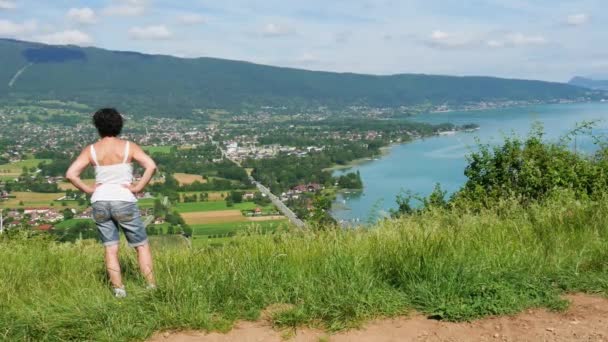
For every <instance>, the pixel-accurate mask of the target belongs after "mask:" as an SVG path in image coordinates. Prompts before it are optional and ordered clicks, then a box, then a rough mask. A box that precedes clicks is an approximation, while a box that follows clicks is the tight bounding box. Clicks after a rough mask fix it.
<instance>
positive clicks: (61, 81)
mask: <svg viewBox="0 0 608 342" xmlns="http://www.w3.org/2000/svg"><path fill="white" fill-rule="evenodd" d="M28 64H31V65H30V66H29V67H28V68H27V70H25V71H22V73H21V74H20V75H17V73H18V72H19V71H20V70H21V69H23V68H24V67H26V66H27V65H28ZM0 65H3V66H4V67H3V68H0V101H4V102H7V101H9V102H10V101H19V100H21V101H23V100H26V101H28V100H55V99H57V100H65V101H75V102H79V103H83V104H87V105H89V106H92V107H98V106H104V105H115V106H119V107H121V108H124V109H126V110H129V111H131V112H135V113H140V114H150V115H160V114H164V115H168V116H176V115H190V114H191V113H192V112H193V111H196V110H197V109H209V108H218V109H227V110H234V111H241V110H249V109H254V108H260V107H261V106H284V107H288V108H306V107H314V106H328V107H337V108H339V107H343V106H353V105H360V106H370V107H395V108H396V107H401V106H415V105H420V104H428V103H434V104H444V103H447V104H459V103H471V102H481V101H509V100H514V101H534V100H538V101H555V100H559V99H567V100H575V99H580V98H581V97H586V96H590V94H591V95H592V93H591V92H590V91H589V90H588V89H583V88H580V87H576V86H573V85H568V84H563V83H555V82H544V81H534V80H518V79H503V78H497V77H489V76H444V75H427V74H394V75H369V74H358V73H350V72H347V73H337V72H328V71H313V70H303V69H296V68H288V67H276V66H268V65H263V64H256V63H252V62H247V61H236V60H226V59H220V58H213V57H198V58H179V57H174V56H166V55H150V54H144V53H140V52H132V51H112V50H105V49H101V48H96V47H84V48H83V47H77V46H71V45H66V46H56V45H45V44H41V43H30V42H24V41H18V40H12V39H0ZM15 75H17V76H18V77H17V78H18V79H17V80H16V81H13V82H12V84H11V86H9V83H11V82H10V81H11V80H12V79H13V78H14V77H15Z"/></svg>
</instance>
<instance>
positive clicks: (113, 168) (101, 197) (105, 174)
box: [91, 141, 137, 203]
mask: <svg viewBox="0 0 608 342" xmlns="http://www.w3.org/2000/svg"><path fill="white" fill-rule="evenodd" d="M91 157H93V161H94V162H95V184H97V188H96V189H95V192H94V193H93V196H91V203H95V202H98V201H123V202H137V198H136V197H135V195H133V193H132V192H131V191H130V190H129V189H127V188H126V187H125V185H127V186H128V185H131V183H132V182H133V165H132V164H130V163H127V161H128V159H129V142H128V141H127V143H126V145H125V157H124V159H123V161H122V163H121V164H114V165H103V166H102V165H99V162H98V161H97V153H96V152H95V147H94V146H93V145H91Z"/></svg>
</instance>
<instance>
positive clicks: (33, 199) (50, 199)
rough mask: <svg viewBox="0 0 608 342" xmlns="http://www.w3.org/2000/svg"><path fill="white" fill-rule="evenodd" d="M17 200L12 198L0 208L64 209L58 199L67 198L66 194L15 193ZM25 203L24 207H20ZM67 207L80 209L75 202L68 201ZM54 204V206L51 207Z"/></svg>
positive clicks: (1, 203)
mask: <svg viewBox="0 0 608 342" xmlns="http://www.w3.org/2000/svg"><path fill="white" fill-rule="evenodd" d="M11 195H12V196H15V198H10V199H8V200H7V201H3V202H0V208H17V207H51V206H55V207H59V208H61V207H64V206H63V205H62V204H61V202H57V201H56V200H57V199H58V198H61V197H63V196H65V194H64V193H61V192H60V193H50V194H46V193H38V192H13V193H11ZM20 202H23V206H21V205H19V203H20ZM65 203H66V207H70V208H75V207H79V205H78V203H77V202H75V201H66V202H65ZM51 204H54V205H51Z"/></svg>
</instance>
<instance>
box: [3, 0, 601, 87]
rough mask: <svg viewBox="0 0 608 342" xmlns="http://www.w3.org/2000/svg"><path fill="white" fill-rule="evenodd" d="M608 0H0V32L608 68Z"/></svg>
mask: <svg viewBox="0 0 608 342" xmlns="http://www.w3.org/2000/svg"><path fill="white" fill-rule="evenodd" d="M607 5H608V4H607V3H606V0H567V1H566V0H535V1H528V0H400V1H399V0H306V1H293V0H256V1H253V0H221V1H218V0H215V1H212V0H191V1H168V0H80V1H69V0H52V1H49V0H0V37H3V38H15V39H21V40H28V41H38V42H44V43H48V44H74V45H80V46H96V47H101V48H105V49H110V50H128V51H138V52H144V53H155V54H166V55H173V56H178V57H185V58H195V57H217V58H226V59H233V60H244V61H250V62H255V63H261V64H269V65H277V66H286V67H295V68H304V69H311V70H325V71H338V72H356V73H370V74H382V75H385V74H398V73H425V74H444V75H488V76H498V77H508V78H525V79H540V80H548V81H558V82H566V81H568V80H569V79H570V78H571V77H573V76H575V75H581V76H591V77H596V78H608V44H607V42H606V38H608V11H607V10H606V9H607Z"/></svg>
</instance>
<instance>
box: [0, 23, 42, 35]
mask: <svg viewBox="0 0 608 342" xmlns="http://www.w3.org/2000/svg"><path fill="white" fill-rule="evenodd" d="M37 29H38V23H37V22H36V21H35V20H28V21H24V22H22V23H16V22H13V21H10V20H2V19H0V36H4V37H18V36H22V35H27V34H30V33H32V32H34V31H36V30H37Z"/></svg>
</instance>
